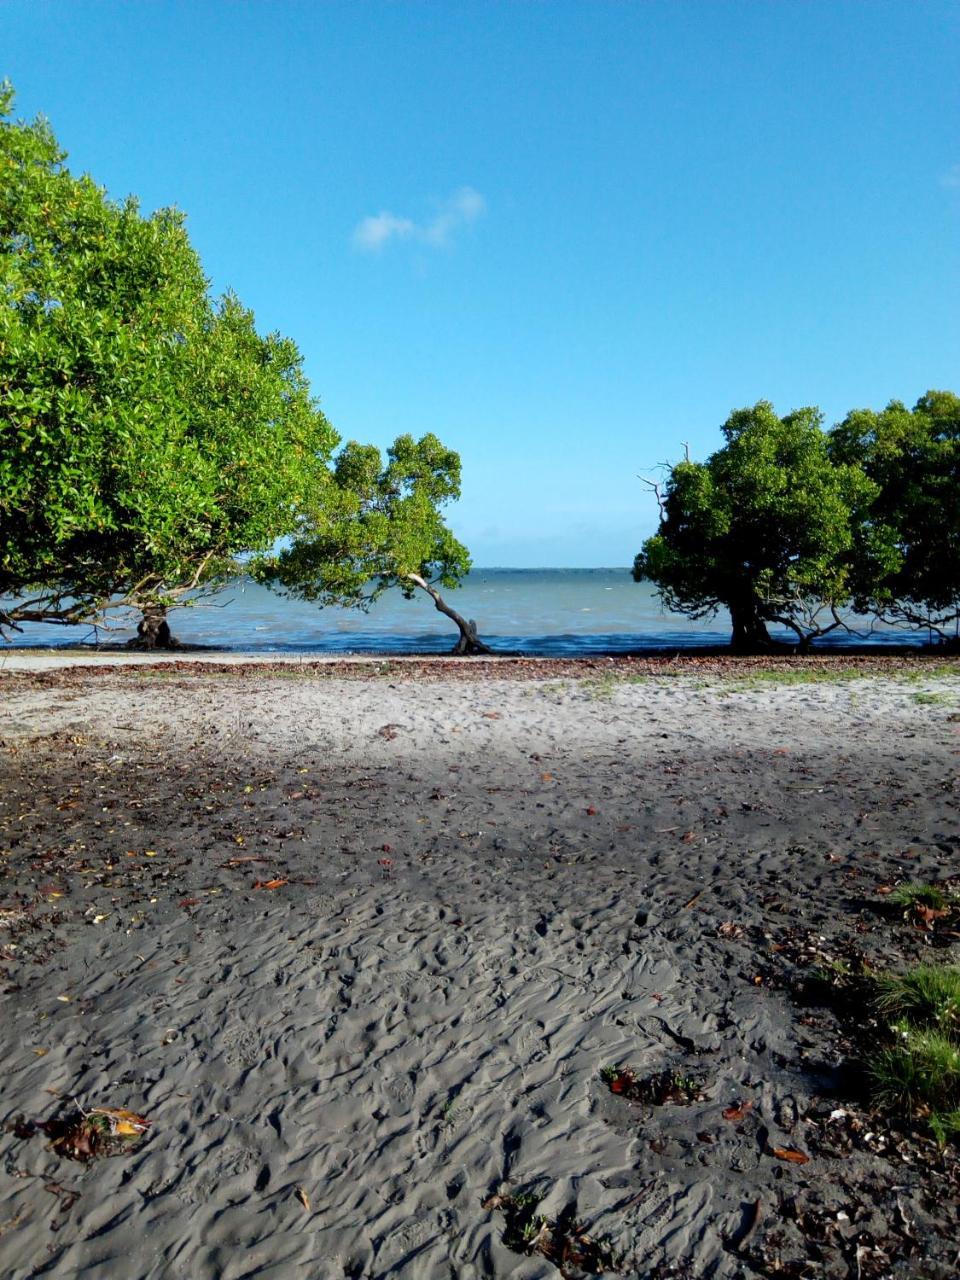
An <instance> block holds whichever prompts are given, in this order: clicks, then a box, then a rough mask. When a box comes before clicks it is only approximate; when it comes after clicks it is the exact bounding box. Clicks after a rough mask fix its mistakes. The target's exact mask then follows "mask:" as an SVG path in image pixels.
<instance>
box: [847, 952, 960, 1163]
mask: <svg viewBox="0 0 960 1280" xmlns="http://www.w3.org/2000/svg"><path fill="white" fill-rule="evenodd" d="M876 993H877V994H876V1005H877V1009H878V1012H879V1013H880V1015H881V1016H882V1017H883V1018H885V1019H889V1018H892V1019H893V1021H892V1022H890V1023H889V1024H888V1025H889V1040H888V1042H887V1043H886V1044H884V1045H882V1046H881V1047H880V1048H879V1049H877V1050H876V1051H875V1052H874V1053H873V1054H872V1055H871V1056H870V1058H869V1059H868V1063H867V1067H868V1071H869V1074H870V1079H871V1081H872V1084H873V1093H874V1097H875V1099H876V1101H877V1103H879V1105H880V1106H881V1107H884V1108H885V1109H888V1110H890V1111H893V1112H896V1113H899V1114H900V1115H902V1116H904V1117H909V1118H914V1119H924V1120H926V1122H927V1124H928V1125H929V1126H930V1129H931V1131H932V1133H933V1135H934V1137H935V1138H936V1140H937V1141H938V1142H939V1143H940V1144H941V1145H944V1144H946V1143H947V1142H949V1141H952V1140H954V1139H956V1138H958V1137H960V967H957V966H951V965H942V966H938V965H918V966H917V967H916V968H914V969H911V970H909V971H908V972H906V973H902V974H891V975H888V976H886V977H883V978H880V979H878V982H877V987H876Z"/></svg>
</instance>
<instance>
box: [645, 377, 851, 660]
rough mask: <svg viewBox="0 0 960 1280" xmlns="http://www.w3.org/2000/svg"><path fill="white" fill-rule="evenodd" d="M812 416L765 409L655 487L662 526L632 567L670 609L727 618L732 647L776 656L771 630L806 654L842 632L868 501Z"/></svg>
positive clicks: (740, 416) (733, 422)
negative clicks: (792, 637)
mask: <svg viewBox="0 0 960 1280" xmlns="http://www.w3.org/2000/svg"><path fill="white" fill-rule="evenodd" d="M821 422H822V417H821V414H820V412H819V411H818V410H817V409H815V408H803V409H797V410H795V411H794V412H792V413H789V414H787V415H786V416H785V417H783V418H780V417H778V416H777V414H776V413H775V412H774V409H773V406H772V405H770V404H769V403H768V402H767V401H763V400H761V401H759V402H758V403H757V404H755V405H754V406H753V407H752V408H745V409H739V410H737V411H735V412H734V413H732V414H731V415H730V417H729V418H728V419H727V421H726V422H725V423H724V425H723V428H722V431H723V435H724V438H725V441H726V443H725V444H724V446H723V447H722V448H721V449H718V450H717V451H716V452H715V453H713V454H712V455H711V456H710V457H709V458H708V459H707V461H706V462H703V463H699V462H691V461H688V460H684V461H682V462H679V463H677V464H676V465H675V466H673V467H671V468H670V470H669V474H668V476H667V479H666V482H665V483H664V485H663V487H662V492H661V489H660V487H659V486H656V490H657V496H658V500H659V503H660V524H659V528H658V530H657V532H656V534H654V536H653V537H651V538H648V539H647V541H646V542H645V543H644V545H643V548H642V550H641V551H640V553H639V555H638V556H637V557H636V560H635V562H634V569H633V574H634V578H635V579H636V580H637V581H638V582H639V581H644V580H649V581H651V582H653V583H655V584H656V586H657V587H658V589H659V593H660V596H661V598H662V599H663V601H664V603H665V604H666V605H667V607H668V608H670V609H673V610H675V611H677V612H679V613H684V614H686V615H687V616H689V617H693V618H703V617H707V616H710V615H712V614H713V613H715V612H716V611H717V610H718V609H719V608H721V607H723V608H726V609H727V610H729V612H730V616H731V620H732V624H733V647H734V648H735V649H737V650H741V651H751V652H756V651H763V650H765V649H769V648H771V647H772V646H773V642H772V640H771V638H770V635H769V633H768V631H767V624H769V623H778V624H780V625H782V626H785V627H787V628H789V629H790V630H792V631H793V632H794V633H795V634H796V636H797V638H798V641H799V642H800V644H801V646H802V647H806V646H807V645H808V644H809V643H810V641H811V640H812V639H814V638H815V637H816V636H818V635H823V634H826V632H827V631H830V630H832V629H834V628H835V627H836V626H838V625H840V623H839V619H838V614H837V609H838V608H839V606H840V605H841V604H843V603H844V602H845V601H846V600H847V599H848V598H849V596H850V590H851V587H850V582H851V574H852V568H853V548H854V534H853V524H854V521H853V513H854V512H855V511H856V510H859V509H861V508H862V507H863V506H864V505H865V504H867V503H868V502H869V500H870V498H871V496H872V495H873V492H874V489H873V485H872V483H871V482H870V481H869V480H868V479H867V478H866V476H865V475H864V473H863V471H862V470H861V469H860V468H859V467H858V466H856V465H852V464H850V465H848V464H845V463H837V462H834V461H833V460H832V459H831V457H830V454H829V451H828V448H827V441H826V437H825V435H824V433H823V431H822V430H821Z"/></svg>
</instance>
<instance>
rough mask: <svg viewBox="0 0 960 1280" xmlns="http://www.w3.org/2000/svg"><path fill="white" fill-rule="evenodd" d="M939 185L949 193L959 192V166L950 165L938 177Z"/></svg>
mask: <svg viewBox="0 0 960 1280" xmlns="http://www.w3.org/2000/svg"><path fill="white" fill-rule="evenodd" d="M940 185H941V187H947V188H948V189H949V190H951V191H956V190H960V164H955V165H952V166H951V167H950V168H949V169H948V170H947V171H946V173H943V174H941V175H940Z"/></svg>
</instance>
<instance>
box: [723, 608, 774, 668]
mask: <svg viewBox="0 0 960 1280" xmlns="http://www.w3.org/2000/svg"><path fill="white" fill-rule="evenodd" d="M727 608H728V609H729V610H730V620H731V622H732V623H733V635H732V636H731V637H730V648H731V649H732V650H733V652H734V653H740V654H744V655H746V654H757V653H776V652H778V651H779V650H780V649H782V648H784V647H785V646H783V645H781V644H780V643H779V642H778V641H776V640H773V639H772V638H771V636H770V633H769V632H768V631H767V624H766V623H765V622H764V620H763V619H762V618H761V617H760V615H759V613H758V612H757V606H756V604H755V603H754V602H753V601H750V602H749V603H746V604H745V603H742V602H739V601H738V602H737V603H735V604H734V603H731V604H728V605H727Z"/></svg>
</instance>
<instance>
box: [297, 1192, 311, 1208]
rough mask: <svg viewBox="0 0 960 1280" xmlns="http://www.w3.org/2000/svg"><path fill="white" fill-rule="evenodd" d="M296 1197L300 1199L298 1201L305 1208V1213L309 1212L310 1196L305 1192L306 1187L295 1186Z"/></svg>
mask: <svg viewBox="0 0 960 1280" xmlns="http://www.w3.org/2000/svg"><path fill="white" fill-rule="evenodd" d="M296 1197H297V1199H298V1200H299V1201H300V1203H301V1204H302V1205H303V1207H304V1209H306V1211H307V1213H309V1212H310V1197H309V1195H308V1194H307V1189H306V1187H301V1186H298V1187H297V1188H296Z"/></svg>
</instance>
